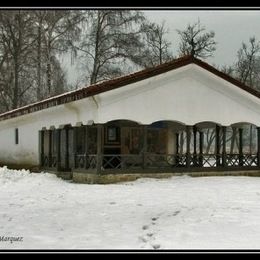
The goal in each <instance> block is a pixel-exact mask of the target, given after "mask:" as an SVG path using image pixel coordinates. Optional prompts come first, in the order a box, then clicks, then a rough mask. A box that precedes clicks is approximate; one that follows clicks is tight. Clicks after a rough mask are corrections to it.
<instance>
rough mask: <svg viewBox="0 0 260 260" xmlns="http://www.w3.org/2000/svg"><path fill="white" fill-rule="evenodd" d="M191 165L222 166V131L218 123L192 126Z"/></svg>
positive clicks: (208, 122)
mask: <svg viewBox="0 0 260 260" xmlns="http://www.w3.org/2000/svg"><path fill="white" fill-rule="evenodd" d="M193 135H195V136H193V140H194V142H196V144H197V146H196V145H194V151H193V165H194V166H200V167H217V166H220V165H221V164H222V157H221V153H222V147H223V129H222V126H221V125H220V124H219V123H216V122H212V121H203V122H199V123H197V124H195V125H194V127H193Z"/></svg>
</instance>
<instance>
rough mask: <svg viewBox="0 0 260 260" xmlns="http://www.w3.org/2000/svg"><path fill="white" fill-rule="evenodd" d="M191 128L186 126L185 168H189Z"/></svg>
mask: <svg viewBox="0 0 260 260" xmlns="http://www.w3.org/2000/svg"><path fill="white" fill-rule="evenodd" d="M191 128H192V126H186V135H187V138H186V139H187V140H186V167H187V168H189V167H190V165H191V154H190V134H191Z"/></svg>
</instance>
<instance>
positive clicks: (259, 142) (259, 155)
mask: <svg viewBox="0 0 260 260" xmlns="http://www.w3.org/2000/svg"><path fill="white" fill-rule="evenodd" d="M256 129H257V166H258V167H260V127H257V128H256Z"/></svg>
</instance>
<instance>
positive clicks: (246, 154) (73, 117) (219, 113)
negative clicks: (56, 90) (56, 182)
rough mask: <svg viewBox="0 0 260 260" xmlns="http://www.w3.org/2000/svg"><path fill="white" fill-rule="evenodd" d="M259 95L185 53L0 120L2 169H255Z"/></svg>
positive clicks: (259, 146) (259, 153) (259, 157)
mask: <svg viewBox="0 0 260 260" xmlns="http://www.w3.org/2000/svg"><path fill="white" fill-rule="evenodd" d="M259 98H260V94H259V92H257V91H255V90H253V89H252V88H249V87H247V86H245V85H243V84H242V83H240V82H238V81H237V80H235V79H233V78H231V77H230V76H228V75H226V74H224V73H222V72H220V71H218V70H216V69H215V68H213V67H212V66H210V65H209V64H207V63H205V62H203V61H201V60H199V59H196V58H194V57H192V56H185V57H182V58H179V59H176V60H174V61H171V62H168V63H165V64H162V65H159V66H157V67H154V68H150V69H146V70H143V71H139V72H137V73H133V74H130V75H127V76H123V77H120V78H116V79H114V80H109V81H106V82H102V83H98V84H95V85H92V86H89V87H85V88H82V89H79V90H75V91H71V92H68V93H65V94H62V95H59V96H55V97H52V98H49V99H46V100H43V101H40V102H37V103H34V104H31V105H28V106H25V107H21V108H18V109H15V110H12V111H9V112H6V113H3V114H0V163H1V165H10V166H13V167H18V166H20V167H27V168H31V167H40V168H43V169H48V170H54V171H57V172H62V171H64V172H73V173H74V172H82V173H86V174H94V173H98V174H105V173H108V172H111V171H112V172H113V173H115V172H123V173H126V172H153V171H156V172H160V171H163V172H167V171H168V172H174V171H198V170H200V171H201V170H205V168H206V166H207V168H206V169H207V171H209V170H211V169H212V168H214V169H215V170H216V169H218V170H224V169H225V170H226V169H229V170H237V169H240V170H241V167H242V168H243V169H247V170H249V169H259V167H260V128H259V127H260V99H259ZM248 129H250V134H249V132H248V131H249V130H248ZM248 137H250V140H251V141H247V138H248ZM210 138H211V139H210ZM209 139H210V140H209ZM210 142H211V143H210Z"/></svg>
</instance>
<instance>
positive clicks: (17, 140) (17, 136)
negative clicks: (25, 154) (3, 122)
mask: <svg viewBox="0 0 260 260" xmlns="http://www.w3.org/2000/svg"><path fill="white" fill-rule="evenodd" d="M18 143H19V132H18V128H15V144H18Z"/></svg>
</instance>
